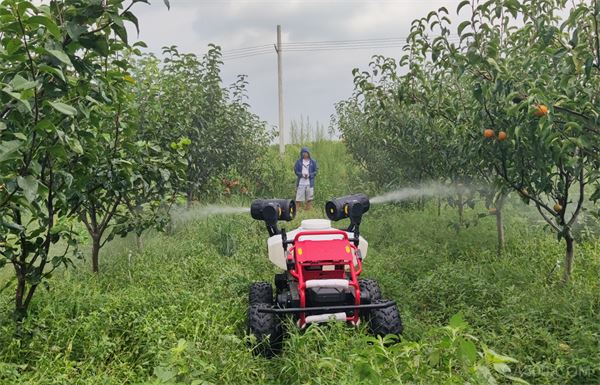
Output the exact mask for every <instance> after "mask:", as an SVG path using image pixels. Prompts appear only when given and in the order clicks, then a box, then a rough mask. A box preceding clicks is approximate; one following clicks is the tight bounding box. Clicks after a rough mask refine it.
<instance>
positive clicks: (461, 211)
mask: <svg viewBox="0 0 600 385" xmlns="http://www.w3.org/2000/svg"><path fill="white" fill-rule="evenodd" d="M464 216H465V203H464V201H463V195H462V194H458V223H459V225H460V226H461V227H462V225H463V223H464Z"/></svg>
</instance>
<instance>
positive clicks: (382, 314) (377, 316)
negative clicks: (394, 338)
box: [369, 300, 403, 337]
mask: <svg viewBox="0 0 600 385" xmlns="http://www.w3.org/2000/svg"><path fill="white" fill-rule="evenodd" d="M381 302H387V301H385V300H378V301H375V303H381ZM402 330H403V326H402V319H401V318H400V312H398V307H397V306H396V305H394V306H388V307H383V308H381V309H372V310H371V311H370V314H369V331H370V332H371V334H373V335H376V336H381V337H384V336H386V335H388V334H395V335H399V334H402Z"/></svg>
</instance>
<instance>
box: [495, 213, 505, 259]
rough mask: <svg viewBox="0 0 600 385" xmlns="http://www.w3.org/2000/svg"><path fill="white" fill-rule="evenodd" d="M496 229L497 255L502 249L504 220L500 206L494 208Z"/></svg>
mask: <svg viewBox="0 0 600 385" xmlns="http://www.w3.org/2000/svg"><path fill="white" fill-rule="evenodd" d="M496 230H497V231H498V255H500V254H502V251H503V250H504V220H503V218H502V208H498V209H496Z"/></svg>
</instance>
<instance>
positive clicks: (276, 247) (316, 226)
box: [267, 219, 369, 270]
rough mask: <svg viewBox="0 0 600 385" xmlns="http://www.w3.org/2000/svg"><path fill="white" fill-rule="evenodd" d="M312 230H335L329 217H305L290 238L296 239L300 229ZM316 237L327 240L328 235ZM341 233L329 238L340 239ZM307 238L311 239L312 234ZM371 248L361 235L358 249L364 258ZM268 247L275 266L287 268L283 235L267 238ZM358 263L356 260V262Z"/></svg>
mask: <svg viewBox="0 0 600 385" xmlns="http://www.w3.org/2000/svg"><path fill="white" fill-rule="evenodd" d="M311 230H333V228H332V227H331V221H329V220H327V219H305V220H303V221H302V223H300V227H299V228H297V229H295V230H292V231H288V232H287V238H288V240H291V239H294V237H295V236H296V234H298V232H300V231H311ZM348 237H349V238H354V233H352V232H349V233H348ZM314 238H315V239H319V240H326V239H327V238H328V237H327V236H324V235H319V236H314ZM338 238H339V235H335V234H333V235H331V237H330V238H329V239H338ZM307 239H311V237H310V236H308V237H307ZM368 248H369V243H368V242H367V241H366V240H365V239H364V238H363V237H362V236H361V237H360V243H359V245H358V249H359V250H360V253H361V255H362V258H363V260H364V259H365V258H366V257H367V250H368ZM267 249H268V253H269V260H270V261H271V263H273V264H274V265H275V266H277V267H279V268H280V269H282V270H286V269H287V266H286V263H285V254H284V253H283V246H282V244H281V235H280V234H277V235H273V236H272V237H270V238H269V239H267ZM354 264H355V265H356V261H355V262H354Z"/></svg>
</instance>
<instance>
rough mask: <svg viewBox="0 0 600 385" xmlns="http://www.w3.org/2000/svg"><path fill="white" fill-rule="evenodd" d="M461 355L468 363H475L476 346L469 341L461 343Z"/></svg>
mask: <svg viewBox="0 0 600 385" xmlns="http://www.w3.org/2000/svg"><path fill="white" fill-rule="evenodd" d="M459 350H460V355H461V356H462V358H463V359H464V360H465V361H467V362H468V363H472V362H475V360H477V349H476V348H475V344H474V343H473V342H471V341H469V340H462V341H460V345H459Z"/></svg>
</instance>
